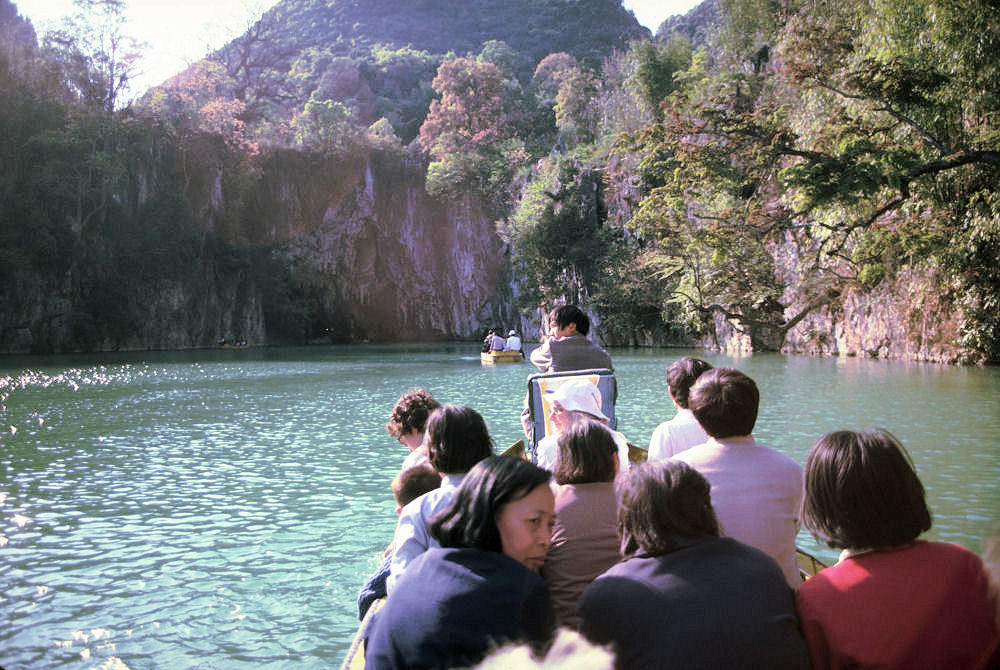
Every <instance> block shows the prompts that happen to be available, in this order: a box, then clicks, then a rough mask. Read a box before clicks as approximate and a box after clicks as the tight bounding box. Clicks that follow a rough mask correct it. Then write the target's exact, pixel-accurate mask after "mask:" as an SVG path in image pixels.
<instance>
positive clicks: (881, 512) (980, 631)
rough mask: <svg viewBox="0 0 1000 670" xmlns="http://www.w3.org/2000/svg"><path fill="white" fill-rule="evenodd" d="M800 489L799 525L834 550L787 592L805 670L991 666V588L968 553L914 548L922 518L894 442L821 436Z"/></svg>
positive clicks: (925, 520)
mask: <svg viewBox="0 0 1000 670" xmlns="http://www.w3.org/2000/svg"><path fill="white" fill-rule="evenodd" d="M805 489H806V490H805V498H804V499H803V501H802V519H803V522H804V524H805V526H806V527H807V528H808V529H809V530H810V531H812V533H813V535H815V536H816V537H817V538H818V539H820V540H823V541H825V542H826V543H827V544H828V545H830V546H831V547H834V548H837V549H843V550H844V551H843V553H842V554H841V560H840V562H838V563H837V564H836V565H834V566H832V567H829V568H827V569H825V570H822V571H820V572H819V574H817V575H816V576H814V577H813V578H812V579H810V580H808V581H807V582H806V583H805V584H803V585H802V586H801V587H800V588H799V591H798V593H797V595H796V606H797V608H798V611H799V616H800V618H801V620H802V628H803V632H804V633H805V637H806V642H807V643H808V646H809V652H810V655H811V657H812V662H813V667H814V668H842V667H851V668H887V669H891V668H899V669H900V670H902V669H903V668H906V669H910V668H917V669H919V668H928V669H929V668H949V669H961V668H986V667H993V666H991V665H989V663H990V661H988V660H987V658H988V657H989V654H990V650H991V649H992V650H994V651H995V650H996V645H997V637H998V632H997V628H998V623H997V618H998V617H1000V610H998V602H997V594H996V591H995V590H993V589H992V588H991V587H990V582H989V577H988V575H987V572H986V569H985V567H984V565H983V562H982V561H981V560H980V559H979V557H978V556H976V555H975V554H973V553H972V552H971V551H969V550H967V549H965V548H963V547H959V546H957V545H954V544H947V543H944V542H926V541H921V540H919V539H918V538H919V536H920V534H921V533H923V532H924V531H927V530H929V529H930V527H931V514H930V510H929V509H928V508H927V503H926V500H925V498H924V487H923V484H921V483H920V478H919V477H918V476H917V472H916V470H915V469H914V467H913V462H912V460H911V459H910V457H909V454H907V453H906V450H905V449H904V448H903V445H902V444H901V443H900V442H899V440H897V439H896V438H895V437H894V436H893V435H892V434H891V433H889V432H888V431H885V430H872V431H867V432H863V433H858V432H854V431H849V430H842V431H837V432H833V433H828V434H827V435H824V436H823V437H822V438H820V440H819V441H818V442H816V444H815V445H813V448H812V450H811V451H810V453H809V457H808V458H807V459H806V470H805ZM997 660H1000V659H998V658H997V657H994V659H993V661H994V662H995V661H997Z"/></svg>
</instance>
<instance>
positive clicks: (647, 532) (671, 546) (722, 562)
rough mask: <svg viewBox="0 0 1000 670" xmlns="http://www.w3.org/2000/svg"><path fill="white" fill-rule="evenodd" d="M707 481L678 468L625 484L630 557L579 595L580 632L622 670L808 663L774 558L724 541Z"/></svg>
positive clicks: (650, 471) (633, 476) (661, 468)
mask: <svg viewBox="0 0 1000 670" xmlns="http://www.w3.org/2000/svg"><path fill="white" fill-rule="evenodd" d="M710 490H711V489H710V486H709V484H708V481H707V480H706V479H705V478H704V477H703V476H702V475H700V474H699V473H698V472H697V471H696V470H694V469H693V468H691V467H690V466H689V465H687V464H686V463H683V462H680V461H673V460H666V461H656V462H653V463H644V464H641V465H637V466H633V467H632V468H631V469H630V470H629V471H628V472H626V473H623V474H622V475H620V476H619V479H618V495H619V498H620V502H619V508H618V509H619V512H618V535H619V540H620V543H621V544H620V547H621V550H622V553H623V554H624V555H625V557H626V558H625V560H624V561H623V562H621V563H619V564H617V565H615V566H614V567H612V568H611V569H610V570H608V571H607V572H605V573H604V574H603V575H601V576H599V577H598V578H597V579H596V580H595V581H594V583H593V584H591V585H590V586H589V587H588V588H587V589H586V590H585V591H584V592H583V595H582V596H581V597H580V601H579V603H578V605H577V613H578V614H579V616H580V619H581V622H580V632H582V633H583V634H584V635H585V636H586V637H587V638H588V639H590V640H591V641H592V642H595V643H597V644H601V645H604V644H608V643H611V644H612V645H613V646H614V649H615V650H616V654H617V662H616V667H619V668H713V669H726V668H733V669H736V668H741V669H742V668H774V669H781V668H794V669H796V670H799V669H802V670H805V669H806V668H808V667H809V658H808V654H807V652H806V647H805V643H804V642H803V640H802V636H801V634H800V633H799V630H798V622H797V620H796V617H795V607H794V604H793V599H792V591H791V589H790V588H789V587H788V585H787V584H786V583H785V578H784V575H783V574H782V572H781V568H780V567H778V564H777V563H776V562H775V561H774V559H772V558H771V557H769V556H767V555H766V554H764V553H763V552H761V551H759V550H757V549H754V548H753V547H750V546H747V545H745V544H742V543H740V542H737V541H736V540H733V539H732V538H726V537H719V523H718V521H717V520H716V517H715V512H714V511H713V509H712V502H711V496H710Z"/></svg>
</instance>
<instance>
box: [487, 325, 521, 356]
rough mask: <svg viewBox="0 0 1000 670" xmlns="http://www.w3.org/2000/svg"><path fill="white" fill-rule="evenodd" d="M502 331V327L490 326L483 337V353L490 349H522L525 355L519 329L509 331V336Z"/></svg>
mask: <svg viewBox="0 0 1000 670" xmlns="http://www.w3.org/2000/svg"><path fill="white" fill-rule="evenodd" d="M502 333H503V329H502V328H501V329H497V328H490V329H489V330H488V331H487V332H486V336H485V337H484V338H483V353H486V352H488V351H520V352H521V355H522V356H523V355H524V351H522V349H523V345H522V344H521V338H520V336H519V335H518V334H517V331H516V330H512V331H510V332H508V333H507V337H504V336H503V334H502Z"/></svg>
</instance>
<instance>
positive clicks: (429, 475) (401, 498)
mask: <svg viewBox="0 0 1000 670" xmlns="http://www.w3.org/2000/svg"><path fill="white" fill-rule="evenodd" d="M439 486H441V475H440V474H438V473H437V472H435V471H434V470H432V469H431V468H429V467H427V466H426V465H418V466H416V467H413V468H408V469H406V470H403V471H402V472H400V473H399V474H398V475H396V476H395V477H393V479H392V495H393V497H394V498H396V513H397V514H399V512H400V510H402V509H403V508H404V507H406V506H407V505H409V504H410V503H411V502H413V501H414V500H416V499H417V498H419V497H420V496H422V495H424V494H425V493H428V492H430V491H433V490H434V489H436V488H438V487H439Z"/></svg>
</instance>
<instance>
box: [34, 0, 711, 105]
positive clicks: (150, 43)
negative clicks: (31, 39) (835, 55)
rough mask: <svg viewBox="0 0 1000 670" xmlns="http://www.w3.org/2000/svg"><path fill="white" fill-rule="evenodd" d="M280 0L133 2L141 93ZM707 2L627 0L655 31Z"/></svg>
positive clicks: (37, 13) (41, 7)
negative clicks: (140, 45) (140, 55)
mask: <svg viewBox="0 0 1000 670" xmlns="http://www.w3.org/2000/svg"><path fill="white" fill-rule="evenodd" d="M275 2H276V0H212V1H211V2H205V0H128V6H129V10H128V17H129V23H128V28H127V32H128V33H129V34H130V35H131V36H133V37H135V38H136V39H138V40H140V41H142V42H145V43H146V44H147V49H146V51H145V53H144V55H143V59H142V64H141V68H142V71H143V72H142V76H141V77H140V78H139V79H138V80H137V82H136V88H135V90H137V91H139V92H141V91H143V90H145V89H146V88H148V87H150V86H155V85H157V84H159V83H161V82H163V81H164V80H165V79H167V78H169V77H171V76H173V75H175V74H177V73H178V72H180V71H181V70H183V69H184V68H186V67H187V66H188V65H190V64H191V63H193V62H195V61H197V60H200V59H201V58H202V57H204V56H205V54H207V53H208V52H209V51H212V50H214V49H217V48H218V47H220V46H222V45H223V44H225V43H226V42H228V41H229V40H231V39H233V38H234V37H236V36H238V35H240V34H242V33H243V32H244V31H245V30H246V29H247V28H248V27H249V26H248V20H249V18H250V17H252V16H259V15H260V13H261V12H263V10H265V9H267V8H268V7H270V6H272V5H274V4H275ZM699 2H701V0H625V1H624V5H625V8H626V9H631V10H632V12H633V13H634V14H635V18H636V19H637V20H638V21H639V23H641V24H642V25H644V26H646V27H647V28H649V29H650V30H651V31H652V32H654V33H655V32H656V29H657V28H659V27H660V23H662V22H663V19H665V18H667V17H668V16H672V15H674V14H686V13H687V12H688V11H690V10H691V9H692V8H693V7H694V6H695V5H697V4H699ZM15 4H16V5H17V9H18V12H19V13H20V14H21V15H22V16H27V17H28V18H29V19H31V22H32V24H34V26H35V30H36V32H38V35H39V39H40V38H41V36H42V34H43V33H44V32H45V31H46V30H47V29H48V28H50V27H53V26H54V25H56V24H57V23H58V22H59V20H60V19H61V18H62V17H64V16H66V15H68V14H70V13H72V11H73V0H15Z"/></svg>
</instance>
